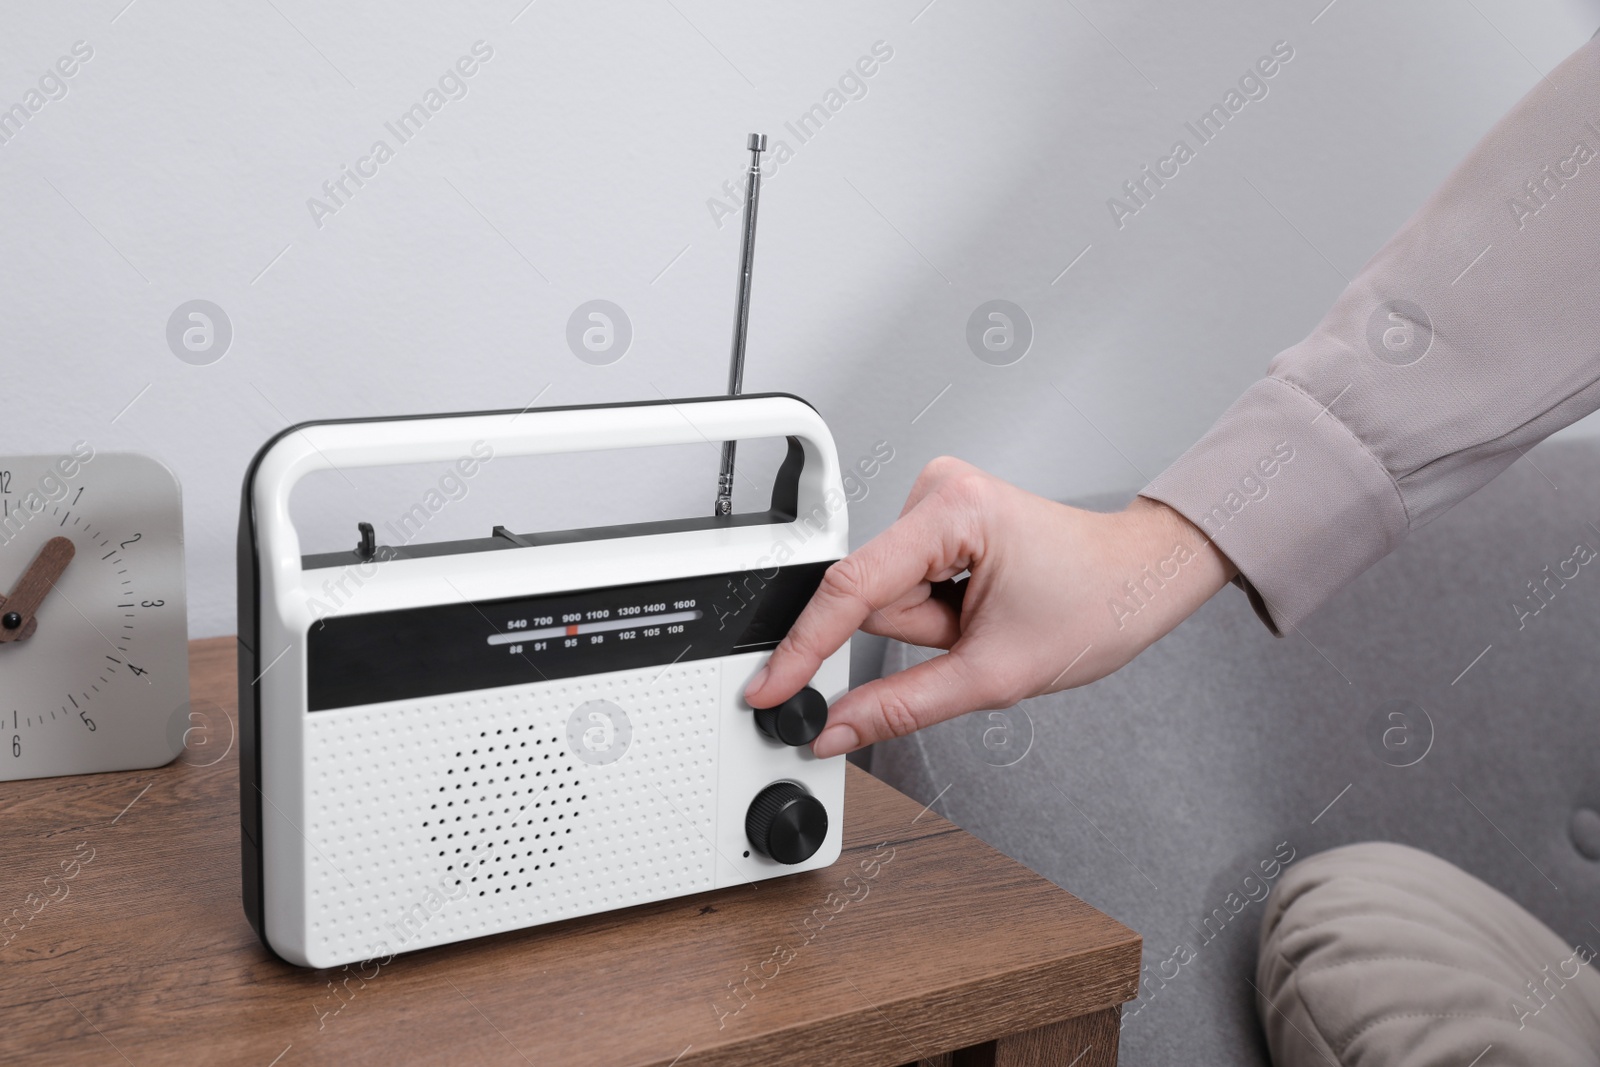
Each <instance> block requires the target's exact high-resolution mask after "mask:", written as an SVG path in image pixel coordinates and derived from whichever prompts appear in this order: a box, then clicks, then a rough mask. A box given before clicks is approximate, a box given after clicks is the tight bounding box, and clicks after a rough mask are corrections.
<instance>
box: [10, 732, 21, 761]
mask: <svg viewBox="0 0 1600 1067" xmlns="http://www.w3.org/2000/svg"><path fill="white" fill-rule="evenodd" d="M11 754H12V755H13V756H21V755H22V735H21V734H13V735H11Z"/></svg>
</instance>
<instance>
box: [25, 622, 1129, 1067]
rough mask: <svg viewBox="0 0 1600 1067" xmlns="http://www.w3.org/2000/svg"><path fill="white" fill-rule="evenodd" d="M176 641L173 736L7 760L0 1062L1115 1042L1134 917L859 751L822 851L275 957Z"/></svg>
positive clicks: (221, 747)
mask: <svg viewBox="0 0 1600 1067" xmlns="http://www.w3.org/2000/svg"><path fill="white" fill-rule="evenodd" d="M190 656H191V665H192V666H191V670H192V689H193V706H194V709H195V718H194V721H195V722H196V723H198V724H201V725H200V726H198V727H197V728H196V730H194V731H193V732H192V734H191V737H190V739H189V740H190V748H189V749H188V750H186V752H185V754H184V756H183V757H181V758H180V759H179V760H178V761H176V762H174V763H172V764H170V765H168V766H166V767H163V768H160V769H157V770H153V771H133V772H121V773H115V774H98V775H86V776H80V777H73V778H54V779H45V780H40V781H31V782H8V783H4V784H0V1005H3V1006H4V1007H3V1009H0V1062H4V1063H20V1062H35V1061H38V1062H49V1063H52V1064H69V1063H117V1064H121V1063H129V1064H136V1065H140V1067H143V1065H145V1064H167V1063H207V1064H253V1065H257V1067H269V1065H270V1067H291V1065H293V1064H301V1063H324V1062H328V1063H331V1062H338V1063H341V1064H349V1063H375V1064H376V1063H382V1064H395V1063H452V1064H454V1063H508V1064H539V1065H543V1064H560V1065H563V1067H566V1065H575V1064H618V1065H626V1067H645V1065H654V1067H669V1065H675V1067H713V1065H716V1067H722V1065H727V1067H733V1065H748V1064H763V1065H778V1067H781V1065H789V1064H828V1065H830V1067H832V1065H839V1067H852V1065H859V1067H893V1065H897V1064H905V1063H914V1062H917V1061H919V1060H931V1061H935V1062H938V1061H939V1060H941V1059H943V1054H945V1053H948V1052H951V1051H952V1050H957V1049H961V1050H971V1051H966V1052H961V1053H958V1054H957V1056H956V1057H955V1062H958V1063H960V1062H967V1061H966V1060H963V1059H962V1057H968V1058H969V1059H970V1057H972V1056H975V1055H990V1056H991V1059H990V1060H989V1061H988V1062H993V1063H996V1064H1005V1065H1022V1064H1034V1063H1046V1062H1050V1063H1055V1062H1059V1063H1062V1064H1065V1063H1069V1062H1071V1056H1072V1055H1076V1054H1077V1051H1076V1049H1074V1050H1073V1052H1072V1053H1070V1054H1068V1055H1066V1056H1065V1058H1062V1059H1059V1060H1057V1059H1055V1058H1053V1057H1054V1056H1055V1054H1056V1053H1055V1052H1053V1051H1047V1052H1044V1053H1041V1052H1040V1051H1039V1049H1040V1048H1043V1047H1046V1046H1050V1045H1053V1046H1054V1047H1055V1048H1057V1049H1059V1048H1064V1047H1065V1046H1066V1045H1067V1044H1072V1043H1077V1044H1083V1043H1085V1042H1092V1041H1095V1040H1102V1041H1103V1040H1104V1031H1105V1029H1106V1027H1107V1026H1109V1027H1110V1039H1111V1042H1112V1051H1111V1058H1110V1059H1104V1058H1102V1057H1101V1056H1098V1055H1094V1054H1091V1055H1090V1056H1087V1057H1085V1059H1084V1060H1083V1061H1081V1063H1080V1065H1079V1067H1086V1065H1087V1064H1090V1063H1092V1064H1095V1065H1097V1067H1098V1065H1101V1064H1108V1063H1113V1062H1115V1047H1114V1045H1115V1035H1116V1029H1115V1025H1116V1009H1117V1007H1118V1006H1119V1005H1120V1004H1121V1003H1123V1002H1124V1001H1126V1000H1128V999H1129V998H1131V997H1133V996H1134V994H1135V993H1136V991H1137V982H1138V975H1139V950H1140V941H1139V937H1138V936H1137V935H1136V934H1134V933H1133V932H1132V931H1130V930H1128V929H1127V928H1126V927H1124V926H1122V925H1121V924H1119V923H1117V922H1115V921H1114V920H1112V919H1110V918H1108V917H1106V916H1104V915H1102V914H1100V913H1099V912H1097V911H1095V910H1094V909H1093V908H1091V907H1089V906H1088V905H1087V904H1084V903H1083V902H1082V901H1080V900H1078V899H1077V898H1075V897H1073V896H1071V895H1070V894H1068V893H1066V892H1064V891H1063V890H1061V889H1059V888H1057V887H1056V886H1054V885H1052V884H1050V883H1049V882H1047V881H1046V880H1045V879H1043V878H1041V877H1039V876H1038V875H1036V874H1034V873H1032V872H1031V871H1029V870H1027V869H1026V868H1024V867H1022V866H1021V865H1019V864H1017V863H1014V862H1012V861H1011V860H1009V859H1006V858H1005V857H1004V856H1001V855H1000V854H999V853H998V852H995V851H994V850H993V849H991V848H989V847H988V846H986V845H984V844H983V843H982V842H980V841H978V840H977V839H976V838H974V837H972V836H971V835H969V834H967V833H965V832H963V831H962V830H960V829H958V828H956V827H955V826H953V825H952V824H950V823H949V822H947V821H945V820H944V819H943V818H941V817H939V816H938V815H937V814H936V813H934V812H933V811H930V810H926V809H923V808H922V807H921V806H920V805H918V804H917V803H915V802H914V801H911V800H910V799H908V798H906V797H905V796H903V795H901V794H900V793H897V792H895V791H894V790H893V789H891V788H889V787H888V786H886V785H883V784H882V783H880V782H878V781H876V780H875V779H873V778H871V777H870V776H868V775H866V774H865V773H862V772H860V771H858V770H857V769H856V768H854V767H852V768H851V769H850V777H849V781H848V786H847V791H846V833H845V849H844V854H843V855H842V856H841V858H840V859H839V862H838V863H837V864H835V865H834V866H833V867H830V868H828V869H825V870H821V871H813V872H808V873H804V874H799V875H794V876H791V877H787V878H779V879H774V880H771V881H767V882H762V883H760V884H759V885H757V886H753V887H752V886H742V887H738V888H734V889H727V890H719V891H716V892H711V893H704V894H700V895H697V896H693V897H686V898H682V899H678V900H673V901H666V902H662V903H659V904H651V905H645V906H642V907H637V908H632V909H629V910H626V911H621V912H612V913H608V914H605V915H599V916H591V917H587V918H581V919H574V920H571V921H568V922H563V923H559V924H555V925H551V926H544V927H537V928H534V929H530V930H525V931H519V932H515V933H510V934H502V935H498V936H495V937H491V938H486V939H481V940H478V941H472V942H464V943H461V944H456V945H448V946H443V947H439V948H434V949H428V950H425V951H422V952H417V953H414V954H410V955H402V956H398V957H396V958H394V959H393V960H392V961H391V962H390V963H389V964H388V965H386V966H382V967H378V966H376V965H375V964H368V965H366V966H365V967H362V966H358V965H353V966H351V967H346V968H341V969H339V970H334V971H313V970H303V969H299V968H296V967H292V966H290V965H288V964H285V963H283V962H281V961H280V960H278V959H276V958H275V957H273V956H272V955H270V954H269V953H268V952H267V951H266V950H265V949H264V948H262V946H261V945H260V944H259V943H258V942H257V940H256V938H255V935H254V933H253V932H252V931H251V929H250V927H249V924H248V923H247V922H246V921H245V917H244V913H243V909H242V907H241V904H240V890H239V810H238V766H237V753H238V746H237V743H236V742H234V741H233V739H232V738H231V736H230V733H231V731H232V730H233V729H234V724H235V723H237V717H236V716H235V715H234V710H235V709H234V642H233V640H232V639H231V638H227V639H214V640H208V641H197V642H194V643H193V644H192V646H191V652H190ZM847 879H848V881H847ZM1079 1016H1088V1018H1087V1019H1085V1020H1082V1021H1079V1022H1072V1023H1070V1024H1068V1023H1066V1021H1067V1020H1075V1019H1077V1017H1079ZM1107 1020H1109V1022H1108V1021H1107ZM1085 1027H1087V1028H1088V1029H1085ZM1040 1028H1044V1029H1040ZM1013 1035H1023V1036H1017V1037H1013ZM1026 1035H1031V1036H1026ZM1096 1035H1100V1036H1099V1037H1097V1036H1096ZM1041 1043H1043V1044H1041ZM1030 1057H1031V1058H1030ZM1041 1057H1043V1058H1041ZM946 1062H948V1061H946ZM971 1062H977V1061H976V1060H972V1061H971Z"/></svg>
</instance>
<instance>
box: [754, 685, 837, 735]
mask: <svg viewBox="0 0 1600 1067" xmlns="http://www.w3.org/2000/svg"><path fill="white" fill-rule="evenodd" d="M755 713H756V714H755V718H756V728H757V729H758V730H760V731H761V732H762V733H764V734H766V735H767V736H768V737H770V738H772V739H773V740H774V741H782V742H783V743H784V744H786V745H793V746H795V747H796V748H798V747H799V746H801V745H809V744H810V743H811V742H813V741H815V740H816V739H817V735H818V734H820V733H822V728H823V727H824V726H826V725H828V702H827V701H826V700H824V699H822V694H821V693H819V692H817V691H816V690H815V689H813V688H811V687H810V686H809V685H808V686H806V687H805V688H804V689H802V690H800V692H798V693H796V694H795V695H794V696H792V697H790V698H789V699H788V700H785V701H784V702H783V703H782V704H779V705H777V706H775V707H770V708H756V709H755Z"/></svg>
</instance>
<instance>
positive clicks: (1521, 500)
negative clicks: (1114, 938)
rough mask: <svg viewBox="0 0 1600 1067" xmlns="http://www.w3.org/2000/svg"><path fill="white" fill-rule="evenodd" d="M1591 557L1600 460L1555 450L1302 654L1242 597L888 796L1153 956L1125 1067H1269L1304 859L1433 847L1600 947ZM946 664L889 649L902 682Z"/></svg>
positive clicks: (964, 723)
mask: <svg viewBox="0 0 1600 1067" xmlns="http://www.w3.org/2000/svg"><path fill="white" fill-rule="evenodd" d="M1128 495H1131V493H1130V494H1127V495H1124V496H1121V497H1118V498H1114V499H1113V498H1097V499H1093V500H1089V501H1082V502H1079V503H1080V504H1082V506H1086V507H1092V508H1096V509H1099V510H1111V509H1115V508H1118V507H1120V506H1121V505H1122V504H1123V503H1125V502H1126V500H1127V498H1128ZM1580 543H1581V544H1584V545H1586V546H1588V547H1587V549H1586V550H1585V552H1575V549H1576V547H1577V546H1578V545H1579V544H1580ZM1062 550H1063V551H1070V550H1071V549H1070V546H1063V549H1062ZM1589 553H1600V447H1597V446H1596V445H1595V444H1591V443H1589V442H1586V441H1574V442H1562V443H1552V442H1547V443H1545V444H1543V445H1541V446H1540V447H1539V448H1537V449H1534V450H1533V451H1531V452H1530V453H1528V455H1527V456H1526V457H1524V458H1523V459H1520V460H1518V461H1517V462H1516V463H1515V464H1514V465H1513V466H1512V467H1511V468H1510V469H1508V470H1507V471H1506V472H1505V473H1504V474H1502V475H1501V476H1500V477H1499V478H1497V479H1496V480H1495V481H1494V482H1492V483H1491V484H1490V485H1488V486H1487V487H1486V488H1484V489H1483V490H1482V491H1480V492H1479V493H1478V494H1476V495H1475V496H1473V497H1471V498H1469V499H1468V500H1466V501H1464V502H1463V503H1461V504H1459V505H1457V506H1456V507H1455V508H1454V509H1453V510H1452V511H1450V512H1449V513H1448V514H1447V515H1445V516H1444V517H1442V518H1440V519H1439V520H1437V521H1436V522H1434V523H1433V524H1431V525H1430V526H1428V527H1426V528H1424V529H1422V530H1421V531H1418V532H1417V533H1415V534H1414V535H1412V536H1411V537H1410V538H1409V539H1408V540H1407V542H1406V543H1405V544H1404V545H1403V546H1402V547H1401V549H1400V550H1399V551H1398V552H1396V553H1395V554H1394V555H1392V556H1390V557H1389V558H1387V559H1385V560H1383V561H1382V562H1380V563H1379V564H1378V565H1377V566H1375V567H1373V568H1372V569H1371V570H1370V571H1368V572H1367V573H1366V574H1365V575H1363V576H1362V577H1361V578H1360V579H1358V580H1357V581H1356V582H1354V583H1352V584H1351V585H1350V586H1349V587H1347V588H1346V589H1344V590H1342V591H1341V592H1340V593H1339V594H1338V595H1337V596H1336V597H1335V598H1334V599H1333V600H1331V601H1330V602H1329V603H1328V604H1326V605H1325V606H1324V607H1323V608H1322V609H1321V610H1320V611H1318V612H1317V613H1316V614H1315V615H1314V616H1312V618H1311V619H1309V620H1308V621H1307V622H1306V624H1305V625H1304V626H1303V627H1302V633H1301V634H1299V635H1295V634H1291V635H1290V636H1289V637H1287V638H1284V639H1281V640H1280V639H1277V638H1274V637H1272V636H1271V635H1270V634H1269V633H1268V632H1267V630H1266V628H1265V627H1264V626H1263V625H1262V624H1261V623H1260V622H1259V621H1258V620H1257V618H1256V616H1255V614H1254V613H1253V612H1252V611H1251V609H1250V607H1249V605H1248V603H1247V602H1246V599H1245V596H1244V594H1243V593H1242V592H1240V591H1239V590H1237V589H1233V588H1227V589H1224V590H1223V591H1222V593H1220V594H1218V595H1217V596H1216V597H1214V598H1212V600H1211V602H1210V603H1208V604H1206V605H1205V606H1204V607H1203V608H1202V609H1201V610H1200V611H1199V612H1198V613H1197V614H1196V616H1195V617H1194V618H1192V619H1190V620H1189V621H1187V622H1186V623H1184V624H1183V625H1182V626H1180V627H1179V628H1178V629H1177V630H1175V631H1173V633H1171V634H1169V635H1168V636H1167V637H1166V638H1164V639H1163V640H1161V641H1160V642H1158V643H1157V644H1156V645H1155V646H1154V647H1152V648H1151V649H1150V650H1149V651H1148V652H1146V653H1145V655H1144V656H1142V657H1140V658H1139V659H1138V660H1136V661H1135V662H1134V663H1133V664H1131V665H1129V666H1128V667H1126V668H1124V669H1123V670H1122V671H1120V672H1118V673H1117V674H1114V675H1112V676H1111V677H1109V678H1106V679H1103V680H1101V681H1099V682H1096V683H1094V684H1093V685H1089V686H1086V687H1084V688H1081V689H1076V690H1072V691H1069V692H1066V693H1058V694H1055V695H1053V696H1049V697H1042V698H1037V699H1033V700H1029V701H1024V702H1023V703H1022V704H1020V705H1018V706H1017V708H1015V709H1012V710H1011V711H1009V712H1004V713H983V712H980V713H977V714H974V715H968V716H964V717H962V718H960V719H955V720H952V721H950V722H947V723H943V724H941V725H939V726H937V727H934V728H932V729H929V730H925V731H922V732H921V733H919V734H917V735H914V736H912V737H909V738H901V739H898V740H896V741H893V742H889V743H886V744H881V745H878V746H876V748H875V749H874V750H873V752H872V755H871V770H872V772H873V773H874V774H875V775H877V776H879V777H881V778H883V779H885V780H887V781H888V782H890V783H891V784H893V785H894V786H896V787H897V788H899V789H901V790H903V791H905V792H907V793H909V794H910V795H911V796H913V797H915V798H917V799H918V800H920V801H922V802H923V803H928V802H934V801H935V798H937V801H936V803H935V808H936V810H938V811H940V812H941V813H943V814H945V815H946V816H948V817H949V818H951V819H952V820H954V821H955V822H956V823H958V824H959V825H961V826H963V827H965V828H966V829H968V830H970V831H971V832H972V833H974V834H976V835H977V836H979V837H980V838H982V839H984V840H985V841H988V842H989V843H990V844H992V845H994V846H995V847H996V848H998V849H1000V850H1002V851H1003V852H1005V853H1007V854H1008V855H1010V856H1012V857H1014V858H1016V859H1017V860H1019V861H1021V862H1022V863H1025V864H1027V865H1028V866H1029V867H1031V868H1033V869H1034V870H1036V871H1039V872H1040V873H1042V874H1043V875H1045V876H1046V877H1048V878H1050V879H1051V880H1052V881H1054V882H1056V883H1058V884H1060V885H1061V886H1063V887H1065V888H1066V889H1068V890H1070V891H1071V892H1073V893H1074V894H1076V895H1078V896H1080V897H1082V898H1083V899H1085V900H1087V901H1089V902H1090V903H1091V904H1093V905H1095V906H1096V907H1098V908H1100V909H1101V910H1103V911H1105V912H1107V913H1109V914H1111V915H1113V916H1115V917H1117V918H1118V919H1120V920H1122V921H1123V922H1125V923H1127V924H1128V925H1129V926H1131V927H1133V928H1134V929H1135V930H1137V931H1139V932H1140V933H1141V934H1142V935H1143V936H1144V939H1145V946H1144V962H1145V967H1146V976H1145V981H1144V984H1143V987H1142V991H1141V996H1140V998H1139V999H1138V1000H1135V1001H1133V1002H1132V1003H1130V1004H1129V1005H1128V1006H1127V1008H1126V1009H1125V1012H1124V1023H1123V1030H1122V1042H1123V1043H1122V1049H1123V1052H1122V1061H1121V1062H1123V1063H1125V1064H1130V1065H1135V1067H1141V1065H1152V1067H1153V1065H1165V1064H1180V1063H1181V1064H1206V1065H1210V1064H1241V1065H1254V1064H1261V1065H1265V1064H1266V1063H1267V1055H1266V1051H1265V1045H1264V1043H1263V1041H1262V1038H1261V1036H1260V1028H1259V1026H1258V1024H1257V1022H1256V1015H1255V1005H1254V1002H1253V997H1254V994H1253V992H1252V986H1251V982H1252V981H1253V980H1254V959H1255V949H1256V941H1257V931H1258V925H1259V922H1260V918H1261V914H1262V910H1263V907H1262V904H1261V903H1260V902H1259V900H1260V898H1261V897H1262V896H1263V895H1264V894H1265V892H1266V891H1267V889H1268V888H1269V886H1270V884H1271V883H1272V882H1273V880H1274V877H1275V876H1278V864H1277V863H1275V862H1274V861H1279V862H1281V861H1282V859H1283V858H1284V857H1285V856H1286V855H1287V854H1289V853H1290V851H1291V850H1292V854H1293V855H1294V856H1295V857H1297V858H1298V857H1304V856H1307V855H1310V854H1311V853H1314V852H1318V851H1321V850H1323V849H1326V848H1330V847H1333V846H1335V845H1340V844H1347V843H1350V842H1355V841H1364V840H1388V841H1399V842H1403V843H1406V844H1410V845H1414V846H1416V847H1418V848H1423V849H1426V850H1428V851H1430V852H1433V853H1435V854H1437V855H1439V856H1442V857H1444V858H1445V859H1448V860H1450V861H1451V862H1452V863H1455V864H1457V865H1458V866H1460V867H1462V868H1465V869H1466V870H1468V871H1470V872H1471V873H1473V874H1475V875H1477V876H1478V877H1480V878H1482V879H1484V880H1485V881H1487V882H1488V883H1490V884H1491V885H1493V886H1494V887H1496V888H1498V889H1500V890H1501V891H1503V892H1505V893H1507V894H1508V895H1510V896H1511V897H1512V898H1514V899H1515V900H1517V901H1519V902H1521V903H1522V904H1523V905H1524V906H1525V907H1527V908H1528V909H1529V910H1530V911H1532V912H1533V913H1534V914H1535V915H1537V916H1538V917H1539V918H1541V919H1543V920H1544V921H1545V922H1547V923H1548V924H1550V925H1551V926H1552V927H1553V928H1554V929H1555V931H1556V932H1557V933H1558V934H1559V935H1560V936H1561V937H1563V938H1564V939H1566V940H1567V941H1568V942H1569V943H1572V944H1574V945H1576V944H1579V943H1586V944H1589V945H1590V946H1593V947H1596V948H1600V927H1597V926H1596V925H1594V924H1595V923H1600V558H1594V559H1593V560H1592V561H1591V562H1588V563H1587V564H1585V563H1583V562H1581V560H1582V559H1583V558H1585V556H1586V555H1588V554H1589ZM1546 568H1548V570H1547V569H1546ZM1574 571H1576V574H1575V575H1574ZM1563 574H1564V575H1566V576H1568V577H1566V578H1563V577H1562V575H1563ZM1530 583H1532V584H1530ZM1536 586H1537V587H1539V589H1540V590H1541V591H1542V594H1541V595H1540V597H1539V599H1535V593H1534V592H1533V590H1534V588H1535V587H1536ZM1519 605H1520V608H1519ZM1536 608H1537V609H1538V610H1537V611H1535V609H1536ZM1486 649H1487V651H1485V650H1486ZM923 654H925V653H919V652H917V651H916V650H913V649H911V648H908V647H907V646H904V645H899V644H895V643H890V645H889V646H888V648H887V650H886V653H885V661H884V671H885V672H890V671H894V670H898V669H900V668H902V667H904V666H906V665H908V664H910V663H912V662H915V661H916V659H917V658H918V657H919V656H920V655H923ZM1463 672H1464V673H1463ZM1030 734H1031V743H1030ZM1514 995H1515V992H1514V991H1508V1003H1509V1001H1510V999H1511V998H1512V997H1513V996H1514ZM1507 1010H1508V1012H1509V1011H1510V1010H1511V1009H1510V1008H1509V1006H1508V1008H1507Z"/></svg>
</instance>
